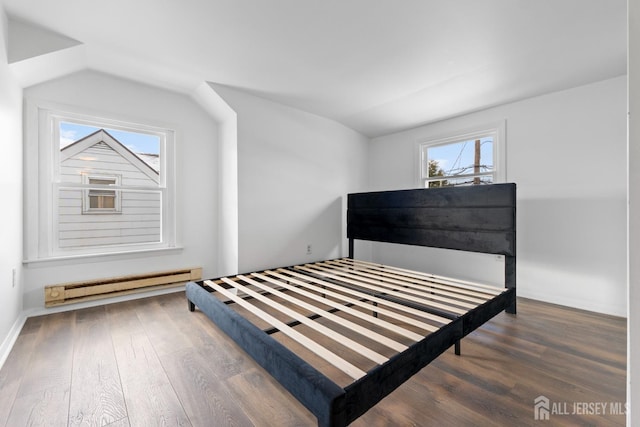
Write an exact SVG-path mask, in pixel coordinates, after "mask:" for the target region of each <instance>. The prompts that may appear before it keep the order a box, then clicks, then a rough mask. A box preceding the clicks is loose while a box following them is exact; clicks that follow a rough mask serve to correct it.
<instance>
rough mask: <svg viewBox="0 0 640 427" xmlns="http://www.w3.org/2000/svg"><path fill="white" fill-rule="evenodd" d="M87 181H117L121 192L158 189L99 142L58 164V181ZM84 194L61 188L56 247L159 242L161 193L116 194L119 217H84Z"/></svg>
mask: <svg viewBox="0 0 640 427" xmlns="http://www.w3.org/2000/svg"><path fill="white" fill-rule="evenodd" d="M83 173H86V174H88V175H105V176H119V177H120V185H121V186H122V187H127V186H138V187H147V188H148V187H157V186H158V182H157V180H153V179H152V178H150V177H149V175H148V173H147V174H145V173H143V172H142V171H141V170H140V168H139V167H138V166H136V165H135V164H133V163H131V162H130V161H129V160H128V159H126V158H124V157H123V156H122V155H120V154H119V153H118V152H116V151H115V150H114V149H113V148H112V147H111V146H109V145H108V144H106V143H104V142H98V143H97V144H94V145H92V146H90V147H88V148H87V149H85V150H83V151H81V152H79V153H77V154H75V155H73V156H71V157H69V158H67V159H64V160H62V161H61V163H60V175H61V181H63V182H66V183H74V184H81V183H83ZM86 191H87V190H83V189H72V188H69V187H67V188H61V189H60V192H59V195H60V197H59V203H58V216H57V217H58V238H59V239H58V246H59V247H60V248H61V249H71V248H82V247H86V246H101V245H121V244H136V243H149V242H159V241H160V239H161V223H160V221H161V199H160V198H161V193H160V192H159V191H149V190H146V191H132V190H119V191H118V193H119V194H118V197H119V200H120V212H118V213H86V212H84V213H83V201H85V200H86Z"/></svg>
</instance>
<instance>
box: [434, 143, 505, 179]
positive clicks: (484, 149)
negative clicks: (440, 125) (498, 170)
mask: <svg viewBox="0 0 640 427" xmlns="http://www.w3.org/2000/svg"><path fill="white" fill-rule="evenodd" d="M480 141H481V142H480V144H481V145H480V164H482V165H486V166H493V144H491V143H490V142H491V141H493V138H492V137H485V138H481V139H480ZM428 155H429V160H435V161H437V162H438V166H439V167H440V168H442V169H443V170H444V171H445V174H446V175H449V174H450V173H451V174H455V173H456V172H458V173H459V172H462V171H461V170H460V168H464V167H472V166H473V164H474V156H475V143H474V140H471V141H465V142H460V143H454V144H451V143H448V144H444V145H436V146H432V147H429V148H428ZM450 171H451V172H450ZM462 173H473V169H468V170H466V171H464V172H462Z"/></svg>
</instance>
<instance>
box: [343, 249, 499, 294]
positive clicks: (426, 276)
mask: <svg viewBox="0 0 640 427" xmlns="http://www.w3.org/2000/svg"><path fill="white" fill-rule="evenodd" d="M342 259H343V260H345V261H350V262H353V264H354V265H358V264H364V265H370V266H372V267H374V268H377V269H379V270H380V271H397V272H399V273H402V274H403V275H404V276H406V277H412V278H418V279H423V280H438V281H440V282H439V283H445V284H451V285H453V286H460V287H464V288H465V289H470V290H476V291H479V292H484V293H488V294H491V295H498V294H500V293H501V292H503V289H502V288H498V287H496V286H491V285H483V284H480V283H476V282H471V281H468V280H458V279H452V278H450V277H446V276H438V275H436V274H431V273H422V272H419V271H413V270H407V269H404V268H400V267H393V266H388V265H383V264H376V263H373V262H367V261H361V260H353V259H349V258H342Z"/></svg>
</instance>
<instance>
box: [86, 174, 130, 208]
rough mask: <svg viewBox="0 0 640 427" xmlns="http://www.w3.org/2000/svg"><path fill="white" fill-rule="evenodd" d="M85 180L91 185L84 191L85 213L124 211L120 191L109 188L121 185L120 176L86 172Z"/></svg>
mask: <svg viewBox="0 0 640 427" xmlns="http://www.w3.org/2000/svg"><path fill="white" fill-rule="evenodd" d="M83 182H85V183H87V184H89V185H90V188H89V189H88V190H85V191H84V194H85V197H84V200H83V204H82V213H83V214H97V213H122V207H121V206H122V205H121V203H120V192H119V191H117V190H109V187H114V186H118V185H120V176H115V177H108V176H88V175H86V174H84V175H83Z"/></svg>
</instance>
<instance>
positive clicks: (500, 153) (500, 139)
mask: <svg viewBox="0 0 640 427" xmlns="http://www.w3.org/2000/svg"><path fill="white" fill-rule="evenodd" d="M487 136H492V137H493V165H494V172H493V175H494V182H495V183H502V182H507V165H506V121H505V120H501V121H499V122H496V123H490V124H487V125H484V126H478V127H474V128H470V129H466V130H464V131H460V132H455V133H454V132H452V133H450V134H448V135H445V136H440V137H435V138H428V139H420V140H419V141H418V142H417V144H416V146H417V148H416V151H417V155H416V159H417V171H418V173H417V182H416V185H417V186H419V187H421V188H425V187H426V182H427V178H428V175H429V172H428V170H425V169H426V162H424V155H425V151H426V149H427V148H428V147H434V146H437V145H446V144H451V143H455V142H459V141H469V140H473V139H478V138H484V137H487ZM471 176H473V174H471Z"/></svg>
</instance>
